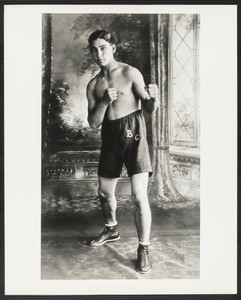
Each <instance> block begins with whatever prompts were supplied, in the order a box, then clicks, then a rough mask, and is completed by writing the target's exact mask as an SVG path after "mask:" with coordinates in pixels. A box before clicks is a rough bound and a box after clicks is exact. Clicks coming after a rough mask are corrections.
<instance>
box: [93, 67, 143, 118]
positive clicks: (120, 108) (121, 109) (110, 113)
mask: <svg viewBox="0 0 241 300" xmlns="http://www.w3.org/2000/svg"><path fill="white" fill-rule="evenodd" d="M128 67H129V66H128V65H126V64H123V63H118V65H117V66H116V68H114V69H113V70H112V71H111V72H110V73H109V74H108V75H105V74H104V73H103V72H100V73H99V74H98V75H97V76H96V78H95V79H96V80H95V96H96V99H97V101H100V100H101V99H102V97H103V95H104V92H105V90H106V89H107V88H113V87H115V88H116V89H117V91H118V98H117V100H115V101H113V102H112V103H111V104H110V105H109V106H108V109H107V111H106V117H107V119H109V120H115V119H118V118H122V117H124V116H125V115H128V114H130V113H132V112H134V111H136V110H138V109H139V108H140V101H139V99H138V98H136V97H135V95H134V93H133V87H132V82H131V81H130V79H129V78H128V76H126V72H127V70H128Z"/></svg>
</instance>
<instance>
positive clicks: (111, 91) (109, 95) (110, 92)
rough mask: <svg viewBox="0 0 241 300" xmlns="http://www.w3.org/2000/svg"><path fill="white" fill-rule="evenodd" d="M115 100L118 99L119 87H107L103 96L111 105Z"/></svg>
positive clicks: (106, 102)
mask: <svg viewBox="0 0 241 300" xmlns="http://www.w3.org/2000/svg"><path fill="white" fill-rule="evenodd" d="M115 100H117V89H116V88H114V87H113V88H108V89H106V90H105V93H104V97H103V101H104V102H105V104H107V105H109V104H111V103H112V102H113V101H115Z"/></svg>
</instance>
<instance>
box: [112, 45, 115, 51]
mask: <svg viewBox="0 0 241 300" xmlns="http://www.w3.org/2000/svg"><path fill="white" fill-rule="evenodd" d="M115 52H116V44H113V45H112V53H115Z"/></svg>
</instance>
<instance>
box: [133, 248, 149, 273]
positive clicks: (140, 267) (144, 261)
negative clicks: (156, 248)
mask: <svg viewBox="0 0 241 300" xmlns="http://www.w3.org/2000/svg"><path fill="white" fill-rule="evenodd" d="M151 269H152V265H151V262H150V258H149V251H148V246H147V245H141V244H140V245H139V247H138V249H137V265H136V271H137V272H139V273H141V274H145V273H148V272H150V271H151Z"/></svg>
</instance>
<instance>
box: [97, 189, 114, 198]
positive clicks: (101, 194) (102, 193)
mask: <svg viewBox="0 0 241 300" xmlns="http://www.w3.org/2000/svg"><path fill="white" fill-rule="evenodd" d="M98 196H99V198H100V199H101V200H107V201H108V200H109V199H111V198H112V197H113V195H112V193H110V192H109V191H106V190H104V189H101V188H98Z"/></svg>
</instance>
